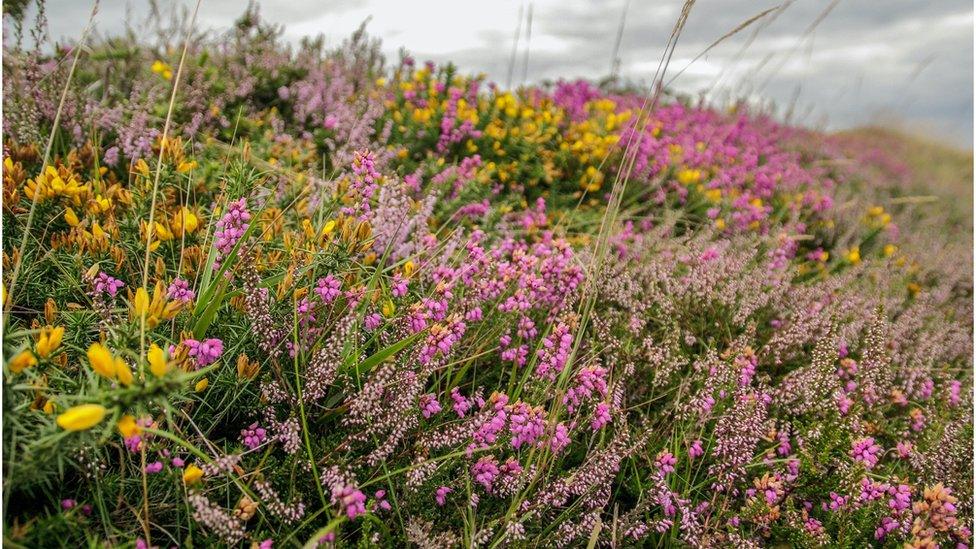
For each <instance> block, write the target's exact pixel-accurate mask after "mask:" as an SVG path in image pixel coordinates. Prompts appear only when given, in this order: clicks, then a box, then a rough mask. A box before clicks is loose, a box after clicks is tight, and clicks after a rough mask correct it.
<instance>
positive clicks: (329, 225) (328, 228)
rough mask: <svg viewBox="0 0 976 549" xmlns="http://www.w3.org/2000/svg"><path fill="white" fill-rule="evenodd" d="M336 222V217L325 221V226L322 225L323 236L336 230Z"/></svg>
mask: <svg viewBox="0 0 976 549" xmlns="http://www.w3.org/2000/svg"><path fill="white" fill-rule="evenodd" d="M335 228H336V222H335V220H334V219H330V220H328V221H327V222H326V223H325V227H322V236H329V235H330V234H332V233H333V231H335Z"/></svg>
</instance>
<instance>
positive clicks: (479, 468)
mask: <svg viewBox="0 0 976 549" xmlns="http://www.w3.org/2000/svg"><path fill="white" fill-rule="evenodd" d="M498 473H499V471H498V461H497V460H496V459H495V457H494V456H482V457H481V458H479V459H478V461H476V462H475V464H474V465H472V466H471V476H472V477H474V480H475V482H477V483H478V484H481V485H482V486H484V487H485V491H486V492H491V488H492V485H493V484H494V483H495V478H496V477H498Z"/></svg>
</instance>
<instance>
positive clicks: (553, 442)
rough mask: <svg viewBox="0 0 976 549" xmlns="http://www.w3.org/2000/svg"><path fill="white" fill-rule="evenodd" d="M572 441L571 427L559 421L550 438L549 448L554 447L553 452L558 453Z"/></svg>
mask: <svg viewBox="0 0 976 549" xmlns="http://www.w3.org/2000/svg"><path fill="white" fill-rule="evenodd" d="M570 442H571V441H570V439H569V428H568V427H566V424H565V423H561V422H560V423H557V424H556V427H555V428H554V429H553V431H552V438H551V439H550V440H549V448H551V449H552V451H553V453H556V454H558V453H559V452H561V451H563V449H564V448H566V447H567V446H569V443H570Z"/></svg>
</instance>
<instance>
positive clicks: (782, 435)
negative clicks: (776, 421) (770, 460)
mask: <svg viewBox="0 0 976 549" xmlns="http://www.w3.org/2000/svg"><path fill="white" fill-rule="evenodd" d="M777 438H778V439H779V446H777V448H776V452H777V453H778V454H779V455H781V456H784V457H785V456H788V455H790V452H791V451H792V450H793V447H792V446H791V445H790V435H789V433H788V432H786V430H780V432H779V434H778V435H777Z"/></svg>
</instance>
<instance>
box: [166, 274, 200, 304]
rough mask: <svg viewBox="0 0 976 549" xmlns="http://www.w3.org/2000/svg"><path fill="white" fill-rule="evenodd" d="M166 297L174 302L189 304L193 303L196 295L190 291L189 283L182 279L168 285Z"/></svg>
mask: <svg viewBox="0 0 976 549" xmlns="http://www.w3.org/2000/svg"><path fill="white" fill-rule="evenodd" d="M166 297H167V298H168V299H174V300H176V301H181V302H183V303H189V302H190V301H193V298H195V297H196V294H194V293H193V290H191V289H190V283H189V282H187V281H186V280H183V279H182V278H177V279H175V280H173V282H172V283H171V284H170V285H169V289H167V290H166Z"/></svg>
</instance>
